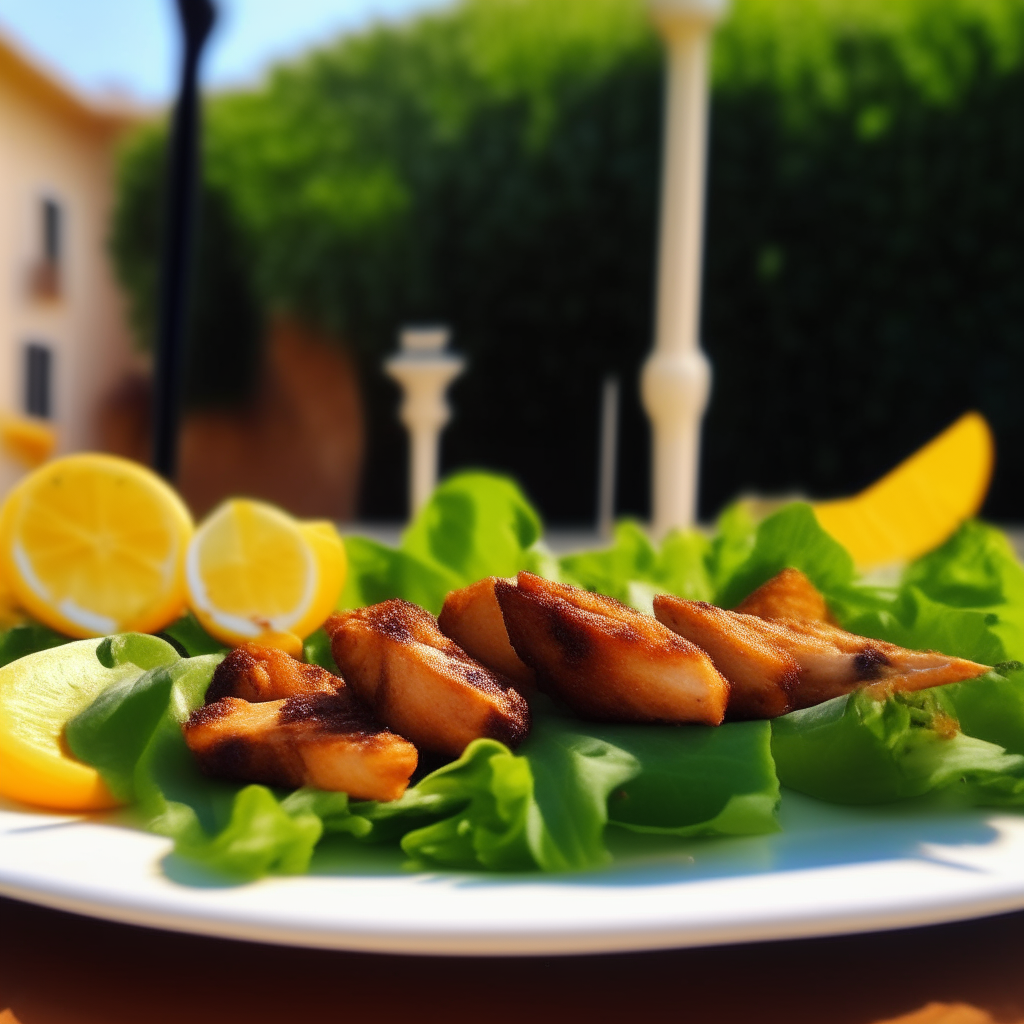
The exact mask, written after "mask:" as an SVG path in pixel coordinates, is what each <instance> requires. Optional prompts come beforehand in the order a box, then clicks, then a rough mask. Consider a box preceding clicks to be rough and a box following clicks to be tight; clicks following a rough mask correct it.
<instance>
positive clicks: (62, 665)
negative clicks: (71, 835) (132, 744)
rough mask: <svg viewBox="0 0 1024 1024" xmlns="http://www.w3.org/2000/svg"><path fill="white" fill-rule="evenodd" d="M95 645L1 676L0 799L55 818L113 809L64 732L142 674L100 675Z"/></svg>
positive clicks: (83, 644)
mask: <svg viewBox="0 0 1024 1024" xmlns="http://www.w3.org/2000/svg"><path fill="white" fill-rule="evenodd" d="M100 642H101V641H97V640H78V641H76V642H75V643H72V644H67V645H65V646H63V647H55V648H51V649H50V650H47V651H39V652H38V653H37V654H29V655H26V656H25V657H24V658H19V659H18V660H17V661H14V662H11V664H10V665H6V666H5V667H4V668H2V669H0V794H2V795H3V796H6V797H10V798H11V799H14V800H20V801H22V802H24V803H29V804H36V805H38V806H40V807H49V808H51V809H53V810H58V811H96V810H103V809H104V808H107V807H116V806H117V805H118V804H119V803H120V801H119V800H117V798H116V797H115V796H114V795H113V794H112V793H111V792H110V790H109V789H108V788H107V786H106V784H105V783H104V782H103V780H102V779H101V778H100V775H99V772H97V771H96V769H95V768H92V767H90V766H89V765H87V764H83V763H82V762H81V761H77V760H75V759H74V758H73V757H72V756H71V754H70V753H69V752H68V751H67V749H66V748H65V746H64V743H63V740H62V735H63V731H64V726H65V725H66V724H67V723H68V722H69V721H70V720H71V719H72V718H74V716H75V715H77V714H78V713H79V712H80V711H83V710H85V708H87V707H88V706H89V705H90V704H91V703H92V702H93V700H95V698H96V697H97V696H98V695H99V694H100V693H101V692H102V691H103V690H105V689H106V688H107V687H108V686H110V685H111V683H114V682H117V681H118V680H120V679H121V678H123V677H125V676H127V675H130V674H135V675H138V674H139V672H140V669H139V668H137V667H136V666H134V665H131V664H128V665H123V666H120V667H119V668H116V669H113V670H112V669H109V668H105V667H104V666H103V665H102V664H101V663H100V661H99V659H98V658H97V657H96V647H97V645H98V644H99V643H100Z"/></svg>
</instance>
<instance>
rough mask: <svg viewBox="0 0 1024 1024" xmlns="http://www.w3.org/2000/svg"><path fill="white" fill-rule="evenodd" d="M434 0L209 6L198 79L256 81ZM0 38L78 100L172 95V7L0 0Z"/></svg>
mask: <svg viewBox="0 0 1024 1024" xmlns="http://www.w3.org/2000/svg"><path fill="white" fill-rule="evenodd" d="M442 2H443V0H214V3H215V4H216V5H217V8H218V12H219V18H218V25H217V28H216V30H215V34H214V36H213V38H212V39H211V41H210V43H209V44H208V47H207V54H206V58H205V64H204V68H203V81H204V83H205V84H206V85H207V86H208V87H211V86H212V87H214V88H216V87H223V86H229V85H239V84H244V83H247V82H252V81H256V80H258V79H259V76H260V73H261V72H262V71H263V70H264V69H265V68H266V67H267V66H268V65H269V64H272V63H273V62H274V61H276V60H281V59H283V58H286V57H290V56H293V55H294V54H297V53H301V52H302V51H303V50H305V49H307V48H308V47H310V46H312V45H314V44H316V43H317V42H321V41H323V40H326V39H330V38H331V37H332V36H335V35H337V34H339V33H341V32H345V31H351V30H353V29H357V28H360V27H361V26H364V25H367V24H369V23H370V22H372V21H374V20H375V19H382V18H385V19H394V18H401V17H404V16H407V15H409V14H411V13H415V12H417V11H420V10H423V9H425V8H428V7H437V6H440V5H441V3H442ZM0 32H2V33H3V34H4V35H6V36H7V37H8V38H9V39H11V40H13V41H14V42H15V43H16V44H17V45H18V46H19V47H20V48H21V49H22V50H23V51H25V52H27V53H28V54H29V55H31V56H32V57H34V58H36V59H37V60H39V61H40V62H41V63H42V64H44V65H45V66H48V67H49V68H51V69H52V70H54V71H56V72H57V73H58V74H59V75H60V76H61V77H62V78H63V79H64V80H65V81H68V82H70V83H71V84H73V85H75V86H77V87H78V88H79V89H80V90H82V91H83V92H85V93H88V94H91V95H94V96H95V95H99V94H102V93H104V92H112V91H120V92H126V93H128V94H129V95H130V96H131V97H133V98H134V99H136V100H138V101H141V102H144V103H157V102H163V101H165V100H167V99H168V98H169V97H170V96H171V94H172V92H173V83H174V80H175V77H176V70H175V64H176V59H177V28H176V23H175V4H174V0H0Z"/></svg>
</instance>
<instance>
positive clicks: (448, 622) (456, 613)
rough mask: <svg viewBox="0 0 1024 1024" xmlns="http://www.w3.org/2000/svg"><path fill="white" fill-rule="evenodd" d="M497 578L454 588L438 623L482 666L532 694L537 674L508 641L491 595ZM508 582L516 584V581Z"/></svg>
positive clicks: (489, 578)
mask: <svg viewBox="0 0 1024 1024" xmlns="http://www.w3.org/2000/svg"><path fill="white" fill-rule="evenodd" d="M497 579H498V577H497V576H488V577H487V578H486V579H482V580H478V581H477V582H476V583H472V584H470V585H469V586H468V587H463V588H462V589H461V590H453V591H452V592H451V593H450V594H449V595H448V596H447V597H446V598H445V599H444V607H443V608H442V609H441V614H440V615H439V616H438V617H437V625H438V627H439V628H440V630H441V632H442V633H444V635H445V636H446V637H449V638H450V639H452V640H454V641H455V642H456V643H457V644H458V645H459V646H460V647H461V648H462V649H463V650H464V651H465V652H466V653H467V654H468V655H469V656H470V657H472V658H476V660H477V661H479V662H480V664H481V665H486V666H487V667H488V668H489V669H490V670H491V671H492V672H497V673H498V674H499V675H503V676H508V678H509V679H511V680H512V683H513V685H514V686H515V688H516V689H517V690H519V692H520V693H532V692H533V691H534V690H535V689H536V688H537V677H536V674H535V673H534V671H533V669H532V668H529V667H527V666H526V665H524V664H523V662H522V661H521V660H520V659H519V656H518V655H517V654H516V652H515V651H514V650H513V649H512V645H511V644H510V643H509V642H508V633H507V632H506V631H505V620H504V619H503V618H502V617H501V608H499V607H498V599H497V598H496V597H495V596H494V584H495V583H496V582H497ZM509 582H511V583H512V584H513V586H514V585H515V580H511V581H509Z"/></svg>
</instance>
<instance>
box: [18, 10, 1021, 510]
mask: <svg viewBox="0 0 1024 1024" xmlns="http://www.w3.org/2000/svg"><path fill="white" fill-rule="evenodd" d="M218 7H219V14H220V18H219V21H218V25H217V28H216V30H215V35H214V38H213V40H212V42H211V44H210V47H209V52H208V54H207V57H206V59H205V63H204V65H203V69H202V78H203V83H204V95H205V107H204V141H203V165H202V184H201V203H200V206H201V210H200V219H199V228H198V240H197V247H196V260H195V268H194V280H193V289H192V302H191V308H190V312H189V321H188V364H187V373H186V395H185V401H186V406H187V413H186V417H185V420H184V425H183V432H182V442H181V443H182V447H181V466H180V473H179V485H180V487H181V489H182V491H183V493H184V494H185V496H186V498H187V499H188V501H189V502H190V504H191V505H192V506H193V509H194V511H195V512H197V513H202V512H204V511H206V510H207V509H208V508H210V507H211V506H212V505H213V504H214V503H215V502H216V501H218V500H219V499H220V498H222V497H224V496H226V495H227V494H232V493H247V494H251V495H255V496H259V497H265V498H267V499H269V500H272V501H276V502H278V503H280V504H282V505H284V506H286V507H287V508H289V509H290V510H291V511H293V512H295V513H297V514H300V515H327V516H331V517H333V518H335V519H338V520H351V519H356V518H358V519H360V520H363V521H372V520H390V521H397V520H399V519H401V518H402V517H403V516H404V514H405V511H406V504H407V494H406V481H407V452H406V438H405V432H404V430H403V428H402V426H401V424H400V423H399V421H398V419H397V415H396V410H397V406H398V401H399V394H398V390H397V388H396V385H395V384H394V383H393V382H392V381H391V380H390V379H389V378H388V377H387V376H386V374H385V373H384V372H383V370H382V364H383V361H384V360H385V359H386V358H387V357H388V356H389V355H390V354H392V353H393V352H394V351H395V349H396V346H397V340H396V339H397V332H398V331H399V329H400V328H401V327H402V326H403V325H405V324H409V323H437V322H440V323H444V324H447V325H450V327H451V329H452V332H453V339H454V340H453V347H454V348H455V349H456V350H457V351H458V352H460V353H462V354H464V355H465V356H466V357H467V369H466V372H465V373H464V374H463V375H462V376H461V377H460V378H459V379H458V380H457V381H456V382H455V384H454V385H453V387H452V389H451V402H452V406H453V409H454V416H453V418H452V421H451V423H450V424H449V425H448V427H447V429H446V431H445V434H444V440H443V446H442V470H443V471H447V470H451V469H454V468H458V467H466V466H485V467H488V468H491V469H497V470H501V471H505V472H508V473H510V474H512V475H514V476H515V477H517V478H518V479H519V480H520V481H521V482H522V484H523V486H524V488H525V490H526V492H527V493H528V495H529V496H530V497H531V499H532V500H533V501H534V502H535V504H536V505H537V507H538V508H539V509H540V511H541V513H542V514H543V515H544V516H545V518H546V519H547V520H548V521H549V522H551V523H554V524H578V523H584V522H592V521H593V517H594V495H595V491H596V488H597V472H598V438H599V429H598V427H599V404H600V397H601V390H602V382H603V381H604V380H605V378H606V377H607V376H609V375H616V376H618V378H619V379H620V381H621V385H622V403H623V404H622V410H621V417H620V422H619V433H618V446H619V474H618V482H617V494H616V506H615V507H616V512H617V513H618V514H635V515H638V516H641V517H646V516H647V514H648V513H649V508H648V496H649V433H648V425H647V420H646V417H645V416H644V414H643V411H642V408H641V405H640V400H639V393H638V377H639V372H640V368H641V364H642V363H643V360H644V359H645V358H646V356H647V354H648V353H649V351H650V347H651V342H652V337H653V327H654V325H653V312H654V294H655V269H656V267H655V257H656V242H657V237H656V235H657V221H658V200H659V173H660V166H661V165H660V160H661V138H662V100H663V96H662V90H663V72H664V68H663V60H664V55H663V49H662V46H661V44H660V42H659V40H658V37H657V35H656V32H655V30H654V29H653V27H652V26H651V24H650V20H649V14H648V11H647V8H646V7H645V5H644V4H643V3H642V2H641V0H462V2H456V3H444V4H441V3H433V2H430V0H331V2H329V0H291V2H289V3H271V2H269V0H221V2H220V3H219V5H218ZM176 32H177V30H176V25H175V18H174V14H173V8H172V4H171V0H102V2H101V0H94V2H91V3H90V4H88V5H85V4H81V3H80V2H78V0H0V139H2V140H3V141H2V146H3V152H4V156H3V160H2V161H0V272H2V273H3V275H4V276H5V280H6V282H7V284H6V285H5V289H4V291H3V293H2V294H0V407H2V408H5V409H6V410H7V419H6V420H5V424H6V425H5V427H4V430H3V433H2V436H3V440H4V445H5V452H6V454H5V455H4V458H5V459H6V460H7V463H9V465H8V466H7V468H6V469H5V472H6V474H7V478H6V479H7V480H8V482H9V481H10V480H11V479H13V478H14V477H15V476H16V475H17V472H18V466H19V465H21V464H23V463H25V461H26V460H31V458H32V450H31V445H30V444H29V445H27V442H26V440H25V438H26V435H25V431H24V430H23V429H22V430H21V431H20V432H19V424H22V421H23V419H24V418H25V417H29V419H30V421H31V422H32V423H36V424H38V423H40V422H41V423H43V424H44V425H46V424H50V425H51V426H52V428H53V430H54V436H55V439H56V444H57V447H58V450H76V449H79V448H93V447H100V448H103V449H106V450H110V451H115V452H119V453H122V454H126V455H132V456H134V457H138V458H141V459H143V460H147V459H148V458H149V451H148V445H149V417H150V412H151V405H152V385H151V370H150V359H149V351H150V347H151V344H152V340H153V334H154V325H155V322H156V302H157V281H158V260H159V253H160V239H161V230H162V225H161V209H162V207H161V196H162V187H163V174H164V161H165V156H164V151H165V143H166V137H167V130H166V115H167V108H168V104H169V102H170V100H171V98H172V95H173V91H174V83H175V77H176V70H175V67H176V63H175V62H176V59H177V58H176V47H177V36H176ZM1022 112H1024V0H886V2H885V3H880V2H878V0H735V2H734V3H733V4H732V6H731V9H730V11H729V13H728V15H727V17H726V19H725V20H724V21H723V22H722V23H721V25H720V26H719V28H718V30H717V32H716V35H715V43H714V60H713V71H712V104H711V134H710V141H709V170H708V174H709V177H708V206H707V227H706V245H705V250H706V251H705V268H704V300H703V319H702V331H701V334H702V343H703V345H704V348H705V350H706V352H707V354H708V356H709V358H710V360H711V363H712V365H713V368H714V383H713V389H712V395H711V402H710V406H709V410H708V415H707V418H706V420H705V426H704V434H703V456H702V469H701V482H700V513H701V517H702V518H704V519H707V518H710V517H711V516H712V515H713V514H714V513H715V512H716V511H717V510H718V509H719V508H721V506H722V505H723V504H725V503H726V502H727V501H728V500H729V499H731V498H733V497H735V496H736V495H737V494H740V493H747V492H758V493H762V494H791V493H803V494H807V495H810V496H813V497H815V498H827V497H831V496H837V495H842V494H847V493H851V492H853V491H855V490H857V489H859V488H860V487H863V486H864V485H866V484H868V483H869V482H871V481H872V480H873V479H875V478H876V477H877V476H879V475H880V474H881V473H882V472H884V471H885V470H887V469H889V468H890V467H891V466H892V465H894V464H895V463H896V462H897V461H899V460H900V459H901V458H903V457H904V456H906V455H908V454H909V453H910V452H912V451H913V450H914V449H916V448H917V447H918V446H919V445H920V444H922V443H923V442H924V441H926V440H927V439H928V438H930V437H931V436H933V435H934V434H936V433H937V432H938V431H939V430H941V429H942V428H943V427H945V426H946V425H948V424H949V423H950V422H951V421H952V420H953V419H955V418H956V417H957V416H958V415H959V414H960V413H962V412H963V411H964V410H966V409H970V408H976V409H979V410H981V411H982V412H983V413H984V414H985V415H986V417H987V418H988V420H989V422H990V423H991V424H992V427H993V429H994V431H995V434H996V438H997V444H998V453H999V464H998V467H997V472H996V476H995V483H994V486H993V489H992V491H991V492H990V495H989V499H988V503H987V505H986V508H985V513H986V515H987V516H989V517H990V518H995V519H997V520H1003V521H1013V520H1019V519H1021V518H1022V513H1024V481H1022V479H1021V476H1020V475H1019V474H1018V473H1017V472H1016V471H1015V470H1016V463H1017V455H1016V453H1017V452H1019V451H1020V450H1021V449H1022V446H1024V402H1022V401H1021V399H1020V397H1019V395H1018V391H1019V389H1020V387H1021V382H1022V381H1024V113H1022ZM26 445H27V447H26Z"/></svg>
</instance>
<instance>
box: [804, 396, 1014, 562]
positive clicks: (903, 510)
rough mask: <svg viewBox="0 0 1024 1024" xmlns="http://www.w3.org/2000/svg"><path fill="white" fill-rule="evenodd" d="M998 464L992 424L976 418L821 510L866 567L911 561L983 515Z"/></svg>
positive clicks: (824, 520) (825, 520) (965, 419)
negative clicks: (976, 517) (858, 490)
mask: <svg viewBox="0 0 1024 1024" xmlns="http://www.w3.org/2000/svg"><path fill="white" fill-rule="evenodd" d="M994 461H995V446H994V443H993V440H992V431H991V429H990V428H989V425H988V423H987V422H986V421H985V418H984V417H983V416H981V415H980V414H979V413H976V412H969V413H967V414H966V415H964V416H961V417H960V419H958V420H957V421H956V422H955V423H954V424H953V425H952V426H950V427H948V428H947V429H946V430H944V431H943V432H942V433H941V434H939V436H938V437H936V438H934V439H933V440H931V441H929V442H928V443H927V444H926V445H925V446H924V447H923V448H921V449H920V450H918V451H917V452H915V453H914V454H913V455H911V456H910V458H908V459H906V460H904V461H903V462H901V463H900V464H899V465H898V466H897V467H896V468H895V469H893V470H892V471H891V472H889V473H886V475H885V476H883V477H882V478H881V479H880V480H878V481H876V482H875V483H873V484H872V485H871V486H870V487H868V488H867V489H866V490H863V491H861V492H860V494H856V495H854V496H853V497H852V498H843V499H841V500H839V501H823V502H819V503H818V504H816V505H815V506H814V511H815V513H816V514H817V517H818V522H820V523H821V525H822V527H823V528H824V529H825V530H827V531H828V532H829V533H830V534H831V535H832V536H833V537H835V539H836V540H838V541H839V542H840V543H841V544H843V545H844V546H845V547H846V549H847V550H848V551H849V552H850V554H851V555H852V556H853V560H854V562H855V563H856V564H857V565H858V566H860V567H861V568H871V567H873V566H879V565H887V564H890V563H893V562H900V561H909V560H910V559H912V558H917V557H918V556H920V555H923V554H925V553H926V552H928V551H931V550H932V549H933V548H936V547H938V546H939V545H940V544H941V543H942V542H943V541H945V540H947V539H948V538H949V537H950V536H951V535H952V533H953V532H954V531H955V530H956V529H957V527H958V526H960V524H961V523H962V522H963V521H964V520H965V519H969V518H970V517H971V516H973V515H975V514H976V513H977V512H978V510H979V509H980V508H981V506H982V503H983V502H984V500H985V495H986V494H987V493H988V486H989V482H990V481H991V479H992V466H993V463H994Z"/></svg>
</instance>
